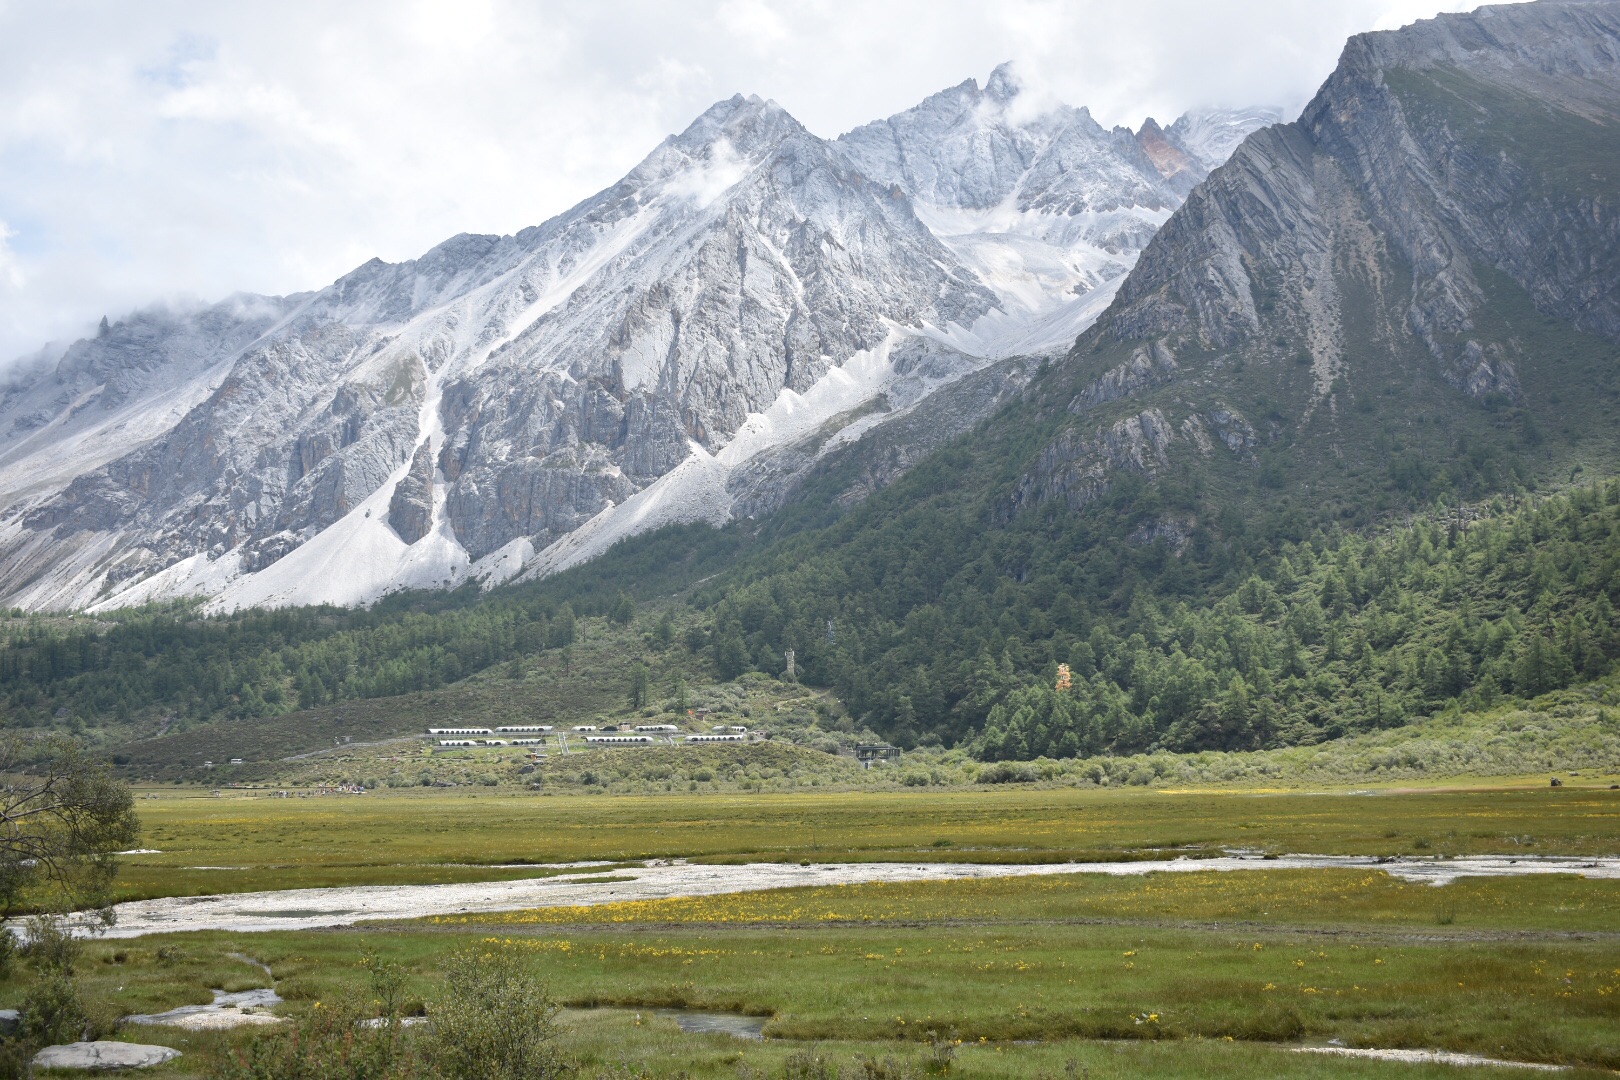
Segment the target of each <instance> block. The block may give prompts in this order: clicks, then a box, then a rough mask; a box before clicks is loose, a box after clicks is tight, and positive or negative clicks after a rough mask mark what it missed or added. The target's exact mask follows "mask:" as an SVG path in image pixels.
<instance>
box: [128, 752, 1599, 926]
mask: <svg viewBox="0 0 1620 1080" xmlns="http://www.w3.org/2000/svg"><path fill="white" fill-rule="evenodd" d="M1582 783H1583V781H1582V780H1581V779H1579V778H1571V779H1569V780H1568V782H1567V784H1566V786H1564V787H1560V788H1551V787H1549V786H1547V781H1546V779H1545V778H1535V779H1525V780H1522V781H1520V782H1519V783H1516V784H1515V783H1503V782H1501V781H1492V782H1491V783H1490V784H1489V785H1487V784H1484V783H1481V784H1479V785H1477V786H1470V785H1467V784H1458V785H1455V786H1451V787H1441V786H1435V787H1429V788H1413V789H1405V790H1400V789H1385V790H1381V791H1376V792H1369V793H1362V794H1357V793H1354V792H1350V791H1345V790H1342V789H1341V790H1338V791H1326V792H1319V793H1312V792H1304V791H1298V790H1294V791H1253V790H1251V791H1240V790H1224V791H1213V790H1200V789H1191V790H1179V791H1178V790H1174V789H1168V790H1167V789H1154V788H1124V789H1108V790H1099V789H1085V788H1079V789H1076V788H1066V787H1051V788H1040V787H1027V786H1018V785H993V786H983V787H977V788H969V789H959V790H943V791H942V790H928V791H920V792H912V791H907V790H885V791H861V790H857V791H842V792H799V793H781V794H772V793H769V792H767V793H763V794H757V793H750V794H746V795H744V794H734V795H709V796H705V797H702V798H693V797H689V796H681V795H675V796H620V797H612V798H603V797H600V796H571V795H539V794H516V793H507V792H501V791H492V792H488V793H484V794H479V793H477V792H467V791H463V790H452V791H448V792H440V791H433V790H425V789H424V790H420V791H418V790H414V789H406V790H403V791H398V792H395V791H383V792H376V793H371V794H367V795H361V796H332V797H326V798H311V799H278V798H269V797H265V796H264V795H263V794H262V793H258V794H255V795H252V796H242V797H236V796H234V795H233V794H226V795H222V796H221V797H217V798H216V797H213V796H210V795H206V794H203V793H201V792H198V791H196V790H195V789H193V790H191V791H189V792H187V793H185V794H178V793H173V789H168V790H165V791H163V792H148V793H147V795H148V796H152V797H142V798H140V799H138V800H137V808H138V810H139V812H140V816H141V820H142V824H143V826H144V829H145V833H144V839H143V846H144V847H146V848H150V849H155V850H156V852H157V853H156V854H138V855H130V856H126V857H125V859H124V863H125V865H124V868H123V872H122V874H121V876H120V878H119V890H120V899H145V898H150V897H157V896H188V895H202V894H209V893H226V892H244V891H258V890H266V889H287V888H301V887H311V886H332V885H372V884H379V885H381V884H389V885H392V884H433V883H439V882H450V881H478V880H495V879H500V878H511V877H523V876H533V875H535V874H537V873H540V872H541V871H540V870H538V869H535V868H530V867H522V866H519V867H515V868H513V867H510V866H508V867H506V868H502V864H514V863H519V864H521V863H534V864H544V863H567V862H576V861H583V860H603V861H607V862H611V863H619V862H635V861H641V860H646V859H664V858H690V859H698V860H715V861H750V862H753V861H771V860H793V861H804V860H809V861H812V862H854V861H900V860H903V861H908V862H909V861H919V860H952V861H963V862H1066V861H1071V860H1075V861H1093V860H1109V859H1129V858H1163V857H1165V856H1167V855H1172V856H1173V855H1176V854H1184V855H1187V856H1190V857H1197V856H1198V855H1200V854H1219V853H1221V852H1222V851H1223V850H1235V849H1242V850H1251V851H1261V852H1266V853H1272V854H1288V853H1309V854H1324V855H1482V854H1509V855H1616V854H1620V791H1611V790H1609V789H1608V787H1607V782H1606V781H1603V782H1597V781H1592V780H1587V781H1586V783H1587V784H1588V785H1589V786H1585V787H1583V786H1581V785H1582Z"/></svg>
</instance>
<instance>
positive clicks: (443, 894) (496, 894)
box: [107, 855, 1620, 938]
mask: <svg viewBox="0 0 1620 1080" xmlns="http://www.w3.org/2000/svg"><path fill="white" fill-rule="evenodd" d="M541 869H545V868H542V867H536V870H541ZM1329 869H1361V870H1366V869H1371V870H1380V871H1383V872H1384V873H1387V874H1390V875H1392V876H1394V877H1398V878H1402V879H1404V880H1407V881H1414V882H1422V883H1426V884H1431V885H1445V884H1447V883H1449V882H1451V881H1454V880H1456V879H1457V878H1459V877H1508V876H1517V875H1523V874H1576V875H1580V876H1583V877H1588V878H1611V879H1620V858H1589V859H1575V858H1535V857H1529V858H1524V857H1520V858H1508V857H1506V856H1470V857H1462V858H1454V859H1447V858H1439V857H1434V858H1410V857H1408V858H1393V859H1391V858H1372V857H1363V856H1348V855H1281V856H1260V855H1226V856H1221V857H1218V858H1207V859H1190V858H1178V859H1152V860H1141V861H1133V862H1092V863H1035V864H1016V865H1015V864H1005V863H952V862H937V863H816V864H812V865H810V866H802V865H800V864H798V863H745V864H742V865H736V866H730V865H713V864H708V863H691V862H685V861H680V860H676V861H673V862H667V863H653V864H649V865H647V866H644V867H635V868H633V869H625V870H614V871H612V872H610V873H607V874H604V873H602V872H601V871H597V872H596V873H595V874H594V875H592V874H590V873H575V874H566V875H560V876H551V877H541V878H526V879H521V880H517V881H486V882H471V883H466V882H463V883H456V884H446V885H362V886H352V887H347V888H325V889H284V890H278V891H275V892H252V893H229V894H223V895H215V896H183V897H168V898H164V899H159V900H140V901H134V902H131V903H126V904H119V905H118V907H117V909H116V910H117V913H118V920H117V923H116V925H115V926H114V927H112V929H111V930H109V931H107V936H109V937H124V938H129V937H140V936H141V935H143V934H156V933H174V932H176V931H187V930H237V931H260V930H307V929H314V928H318V927H330V926H348V925H351V924H353V923H357V922H360V921H362V920H368V919H414V918H422V917H424V916H430V915H464V914H469V913H475V912H493V911H515V910H521V909H524V908H545V907H571V906H576V905H587V904H603V903H617V902H620V901H625V900H660V899H665V898H669V897H684V896H716V895H720V894H724V893H739V892H751V891H754V890H759V889H785V888H795V887H801V886H814V885H858V884H866V883H870V882H901V881H953V880H962V879H969V878H998V877H1024V876H1033V875H1044V874H1109V875H1116V876H1124V875H1136V874H1156V873H1209V872H1225V873H1242V872H1245V871H1253V870H1329Z"/></svg>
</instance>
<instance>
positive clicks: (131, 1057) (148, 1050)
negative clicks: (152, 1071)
mask: <svg viewBox="0 0 1620 1080" xmlns="http://www.w3.org/2000/svg"><path fill="white" fill-rule="evenodd" d="M179 1056H180V1051H178V1050H175V1049H173V1048H171V1047H167V1046H149V1045H147V1044H145V1043H126V1042H76V1043H68V1044H67V1045H65V1046H47V1047H46V1048H45V1049H43V1050H41V1051H40V1052H39V1053H37V1054H35V1055H34V1067H35V1068H36V1069H83V1070H85V1071H90V1072H101V1071H108V1070H113V1069H148V1068H151V1067H152V1066H153V1065H162V1064H163V1063H164V1062H166V1061H173V1060H174V1059H175V1058H177V1057H179Z"/></svg>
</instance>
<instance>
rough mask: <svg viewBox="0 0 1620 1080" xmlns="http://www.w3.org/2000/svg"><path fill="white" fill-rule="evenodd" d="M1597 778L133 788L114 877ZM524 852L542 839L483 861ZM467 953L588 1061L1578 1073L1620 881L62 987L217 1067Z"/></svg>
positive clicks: (591, 1068)
mask: <svg viewBox="0 0 1620 1080" xmlns="http://www.w3.org/2000/svg"><path fill="white" fill-rule="evenodd" d="M1599 779H1600V778H1597V777H1592V776H1590V775H1588V776H1587V777H1585V778H1581V777H1570V778H1568V779H1567V782H1566V784H1565V786H1562V787H1558V788H1552V787H1550V786H1545V785H1546V780H1545V778H1539V777H1538V778H1535V779H1534V780H1532V779H1530V778H1525V779H1522V780H1520V781H1517V782H1502V781H1492V782H1491V783H1490V784H1486V783H1484V782H1480V783H1474V784H1465V783H1457V782H1453V783H1452V784H1451V785H1438V784H1437V785H1432V786H1429V787H1424V788H1408V789H1384V790H1380V791H1376V792H1356V791H1351V790H1342V789H1341V790H1336V791H1319V792H1308V791H1299V790H1292V791H1286V790H1283V791H1264V790H1231V789H1226V790H1209V789H1191V790H1174V789H1165V788H1137V787H1131V788H1120V789H1111V790H1097V789H1083V788H1081V789H1076V788H1068V787H1035V786H1026V785H1016V786H1015V785H995V786H984V787H977V788H970V789H955V790H937V789H935V790H929V791H926V792H912V791H906V790H882V791H872V790H851V791H835V792H813V793H812V792H800V793H781V794H771V793H764V794H758V793H750V794H747V795H742V794H738V795H725V794H716V795H708V796H705V797H701V798H694V797H691V796H689V795H684V794H678V795H671V796H663V797H648V796H614V797H602V796H600V795H596V796H569V795H542V794H538V793H533V794H516V793H510V792H505V791H495V792H468V791H465V790H453V791H429V790H421V791H413V790H405V791H392V792H383V793H376V794H368V795H364V796H351V797H328V798H311V799H281V798H268V797H262V796H257V795H255V796H253V797H232V796H230V795H227V794H222V795H221V796H220V797H213V796H198V795H191V796H182V795H177V794H176V793H173V792H163V793H162V797H150V798H148V797H144V795H153V796H157V795H159V792H147V793H144V795H143V797H141V798H139V799H138V800H137V803H138V807H139V810H140V813H141V817H142V821H143V824H144V826H145V836H144V840H143V843H144V844H145V845H146V846H147V847H150V848H153V849H158V852H159V853H157V854H134V855H129V856H126V857H125V859H124V861H125V863H126V865H125V868H124V874H123V878H122V882H121V885H120V888H121V889H122V890H123V893H124V894H125V896H126V897H132V896H159V895H187V894H195V893H208V892H218V893H224V892H231V891H242V890H244V889H268V888H296V887H300V886H315V885H363V884H374V883H400V882H406V881H409V882H415V883H430V882H435V881H450V880H478V879H480V878H482V879H486V880H488V879H494V878H499V877H506V876H513V875H533V874H537V873H545V872H554V871H551V870H548V869H547V868H545V867H543V866H541V865H539V864H544V863H559V862H576V861H599V862H601V863H604V864H606V867H605V868H610V867H614V866H633V865H635V864H636V863H638V862H642V861H645V860H651V859H664V858H677V857H678V858H687V859H692V860H694V861H713V862H742V861H760V860H792V861H795V862H801V863H803V862H811V863H814V862H828V863H831V862H848V861H870V860H905V861H917V860H930V859H931V860H961V861H986V862H993V861H1043V862H1063V861H1068V860H1071V859H1086V860H1091V859H1117V860H1127V859H1136V858H1149V857H1151V858H1164V857H1166V856H1172V857H1173V856H1175V855H1187V856H1189V857H1193V858H1196V857H1198V856H1200V855H1213V854H1218V853H1221V852H1222V851H1224V850H1232V849H1243V850H1249V851H1261V852H1269V853H1277V854H1285V853H1297V852H1309V853H1319V854H1344V855H1433V856H1447V855H1473V854H1507V855H1513V856H1535V855H1565V856H1568V855H1582V856H1598V855H1615V854H1620V791H1611V790H1609V789H1608V786H1607V784H1608V781H1607V779H1606V778H1602V782H1601V783H1600V782H1599ZM1582 784H1585V785H1586V786H1584V787H1583V786H1581V785H1582ZM518 862H522V863H530V864H535V865H529V866H519V867H508V868H502V867H500V866H499V865H498V864H501V863H518ZM200 867H228V868H229V869H198V868H200ZM288 902H289V905H292V904H294V903H295V901H294V900H293V899H291V898H289V901H288ZM468 948H473V949H478V950H487V951H489V952H490V953H495V952H505V953H510V954H516V955H517V956H518V957H520V959H521V962H522V963H523V964H524V965H526V966H527V967H528V969H529V970H531V971H533V973H534V974H535V976H536V977H537V978H538V979H539V980H541V981H542V982H543V983H544V984H545V985H546V986H547V987H548V989H549V992H550V994H551V996H552V997H553V998H554V1000H555V1001H556V1002H557V1003H558V1004H559V1005H561V1006H562V1007H563V1011H562V1012H561V1013H560V1014H559V1016H558V1031H559V1035H558V1044H559V1047H560V1049H561V1051H562V1052H563V1053H564V1055H565V1056H566V1057H567V1058H568V1060H569V1061H571V1062H572V1063H573V1064H574V1067H575V1075H578V1076H580V1077H582V1078H587V1080H594V1078H599V1077H610V1078H617V1080H629V1078H639V1077H682V1076H684V1077H687V1078H689V1080H692V1078H715V1080H719V1078H726V1080H731V1078H751V1080H760V1078H766V1077H769V1078H777V1077H794V1078H808V1077H827V1078H834V1077H840V1076H843V1077H861V1078H873V1077H921V1076H924V1075H940V1074H948V1075H951V1076H962V1077H974V1078H999V1077H1007V1078H1012V1077H1042V1076H1045V1077H1051V1078H1053V1080H1056V1078H1059V1077H1063V1078H1067V1077H1070V1076H1075V1077H1087V1078H1090V1077H1096V1078H1111V1077H1143V1076H1151V1077H1203V1076H1211V1075H1242V1076H1249V1075H1263V1076H1268V1077H1301V1078H1304V1077H1313V1078H1314V1077H1374V1076H1380V1077H1382V1076H1401V1077H1416V1078H1427V1077H1441V1076H1455V1075H1457V1074H1458V1070H1457V1067H1455V1066H1451V1065H1443V1064H1432V1063H1431V1064H1412V1063H1405V1062H1389V1061H1368V1060H1354V1059H1345V1058H1338V1057H1330V1056H1323V1055H1320V1054H1316V1053H1306V1052H1295V1051H1301V1050H1303V1048H1305V1047H1308V1046H1311V1045H1325V1044H1328V1043H1329V1042H1330V1041H1332V1040H1337V1041H1338V1043H1339V1044H1342V1045H1344V1046H1348V1047H1360V1048H1380V1049H1436V1050H1445V1051H1451V1052H1457V1053H1468V1054H1476V1055H1481V1056H1484V1057H1490V1058H1498V1059H1507V1060H1512V1061H1520V1062H1535V1063H1543V1064H1560V1065H1568V1066H1572V1067H1573V1068H1574V1070H1575V1071H1574V1073H1573V1075H1580V1074H1581V1073H1583V1072H1587V1071H1590V1075H1599V1074H1600V1072H1601V1071H1603V1070H1613V1069H1616V1068H1620V1040H1617V1039H1616V1037H1615V1033H1616V1032H1617V1031H1620V881H1610V880H1588V879H1585V878H1581V877H1577V876H1574V875H1550V874H1549V875H1536V876H1525V877H1512V878H1508V877H1499V878H1461V879H1457V880H1455V881H1453V882H1451V883H1449V884H1446V885H1443V886H1438V887H1436V886H1432V885H1427V884H1415V883H1411V882H1407V881H1402V880H1400V879H1398V878H1395V877H1392V876H1391V875H1389V874H1386V873H1385V872H1384V871H1382V870H1380V869H1378V868H1377V867H1368V868H1361V869H1320V870H1306V869H1254V870H1248V871H1245V872H1242V873H1221V872H1218V871H1183V872H1177V873H1150V874H1145V875H1140V876H1128V877H1114V876H1106V875H1101V874H1083V873H1075V874H1070V873H1057V874H1051V875H1045V876H1041V877H1036V878H1017V879H1011V878H1003V879H978V880H966V881H934V882H912V883H880V884H865V885H845V886H839V885H828V886H819V887H811V888H797V889H776V890H768V891H759V892H749V893H741V894H732V895H721V896H708V897H694V898H676V899H667V900H649V901H621V902H613V903H604V904H601V905H596V906H590V907H553V908H545V909H538V910H531V911H513V912H502V913H487V914H476V915H440V916H437V917H432V918H424V919H417V920H410V921H398V922H389V923H369V924H360V925H358V926H354V927H350V928H344V929H333V930H321V931H277V932H266V933H239V932H231V933H227V932H220V931H208V932H197V933H188V934H161V935H150V936H145V937H140V938H135V939H95V940H91V941H89V942H87V943H86V944H85V946H84V951H83V954H82V956H81V958H80V959H79V961H78V963H77V982H78V986H79V992H80V994H81V997H82V998H83V1000H84V1002H85V1004H86V1007H87V1009H88V1010H89V1012H90V1013H91V1015H92V1017H95V1018H98V1020H97V1022H98V1023H99V1024H100V1025H101V1029H102V1030H104V1031H107V1032H111V1031H114V1030H117V1031H118V1033H119V1034H118V1037H120V1038H126V1039H133V1040H135V1041H142V1042H157V1043H165V1044H169V1045H173V1046H175V1047H177V1048H179V1049H181V1050H182V1051H183V1056H182V1057H180V1058H179V1059H176V1060H175V1061H173V1062H170V1063H168V1064H166V1065H163V1066H160V1067H158V1068H156V1069H153V1070H151V1071H150V1073H149V1075H152V1076H157V1077H181V1076H198V1077H204V1076H208V1077H212V1076H229V1075H239V1074H233V1073H232V1072H231V1069H232V1065H231V1062H232V1061H233V1060H239V1057H240V1055H242V1054H243V1053H245V1052H246V1051H247V1048H248V1047H249V1046H250V1045H251V1044H252V1043H253V1040H255V1039H265V1038H272V1039H274V1038H284V1037H287V1033H288V1032H291V1031H294V1030H297V1031H305V1030H314V1028H313V1027H312V1025H318V1024H319V1023H320V1022H321V1020H320V1018H321V1017H323V1016H327V1015H330V1010H332V1009H334V1008H336V1009H340V1010H344V1009H347V1010H351V1011H357V1012H358V1013H359V1014H362V1015H374V1014H375V1013H376V1011H377V1009H378V1005H377V1000H378V999H377V998H376V997H375V983H374V982H373V981H372V974H371V973H372V972H373V971H375V970H378V967H377V966H378V965H379V964H382V965H385V966H386V965H397V967H395V968H394V970H396V971H398V972H399V973H400V975H401V977H402V980H403V981H402V985H401V987H400V989H399V993H398V999H399V1001H400V1003H401V1004H402V1008H403V1012H405V1013H407V1014H415V1013H420V1012H422V1011H423V1010H427V1011H428V1012H430V1013H431V1011H432V1009H433V1008H434V1003H435V1002H436V1001H439V1000H440V999H441V997H442V995H443V994H444V993H446V992H447V991H446V984H445V982H444V979H445V974H444V973H445V971H446V968H447V964H446V959H447V958H448V957H450V956H451V955H452V954H453V953H456V952H458V951H462V950H466V949H468ZM245 958H252V960H254V961H258V962H262V963H264V964H267V965H269V968H270V971H271V975H269V976H267V975H266V974H265V972H264V971H263V970H261V969H260V968H258V967H256V966H254V964H252V963H249V962H247V960H246V959H245ZM34 977H35V976H33V975H31V974H30V967H29V964H28V962H26V961H24V962H19V964H18V966H17V967H16V968H15V969H14V971H13V974H12V976H11V977H10V978H9V979H7V980H5V981H4V982H3V983H0V1007H7V1006H14V1005H16V1004H18V1003H19V1002H20V1001H21V1000H22V999H23V997H24V995H25V994H26V993H27V990H28V986H29V985H30V981H31V980H32V979H33V978H34ZM272 982H273V984H274V986H275V987H276V989H277V991H278V992H279V993H280V994H281V995H282V997H283V998H284V999H285V1002H284V1004H282V1005H280V1006H277V1007H276V1012H277V1013H278V1014H279V1015H281V1016H282V1017H284V1018H285V1023H283V1024H282V1025H281V1026H279V1027H275V1028H239V1029H235V1030H224V1031H201V1030H183V1029H177V1028H163V1027H147V1026H143V1027H129V1026H126V1027H124V1028H121V1029H118V1028H116V1021H117V1018H118V1017H119V1016H122V1015H128V1014H132V1013H152V1012H158V1011H162V1010H165V1009H169V1008H173V1007H176V1006H179V1005H183V1004H200V1003H206V1002H208V1001H209V1000H210V999H211V990H213V989H223V990H229V991H235V990H243V989H249V988H253V987H258V986H266V985H270V984H272ZM672 1008H673V1009H698V1010H706V1011H712V1012H726V1013H733V1014H746V1015H751V1016H754V1017H758V1018H760V1020H761V1021H762V1022H763V1034H764V1036H765V1037H764V1039H763V1041H757V1040H742V1039H738V1038H736V1037H734V1036H732V1035H727V1034H719V1033H688V1032H683V1031H682V1030H680V1029H679V1027H678V1026H677V1024H676V1021H675V1020H674V1019H673V1018H672V1017H671V1016H669V1015H668V1014H665V1013H659V1012H655V1011H654V1010H658V1009H672ZM343 1015H346V1016H347V1015H350V1013H344V1014H343ZM345 1030H347V1029H345ZM423 1030H424V1029H422V1028H414V1027H413V1028H404V1029H401V1031H400V1033H399V1036H398V1037H399V1038H401V1039H403V1040H405V1041H406V1042H407V1043H409V1041H410V1040H412V1039H417V1038H419V1037H420V1034H419V1033H420V1032H421V1031H423ZM333 1067H334V1068H335V1067H336V1066H333ZM840 1070H842V1071H840ZM1493 1071H1494V1070H1493ZM1605 1074H1606V1073H1605ZM311 1075H312V1076H313V1075H315V1074H311ZM320 1075H321V1076H326V1075H331V1076H348V1075H351V1074H350V1073H347V1072H343V1071H342V1070H341V1069H339V1070H338V1071H336V1072H326V1073H321V1074H320ZM353 1075H359V1074H353ZM368 1075H369V1074H368Z"/></svg>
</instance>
